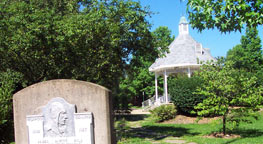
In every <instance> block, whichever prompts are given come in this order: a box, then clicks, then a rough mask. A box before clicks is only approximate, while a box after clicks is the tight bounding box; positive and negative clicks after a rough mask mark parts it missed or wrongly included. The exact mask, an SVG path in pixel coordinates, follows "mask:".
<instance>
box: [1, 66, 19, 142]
mask: <svg viewBox="0 0 263 144" xmlns="http://www.w3.org/2000/svg"><path fill="white" fill-rule="evenodd" d="M22 78H23V76H22V74H20V73H17V72H14V71H11V70H9V69H8V70H7V71H5V72H0V106H1V109H0V133H1V135H0V143H8V142H10V141H12V140H11V139H12V137H13V126H11V128H10V125H12V122H13V121H12V119H11V118H12V117H13V109H12V96H13V92H14V91H16V90H17V89H21V87H23V86H22V85H21V84H23V82H22ZM8 127H9V128H8Z"/></svg>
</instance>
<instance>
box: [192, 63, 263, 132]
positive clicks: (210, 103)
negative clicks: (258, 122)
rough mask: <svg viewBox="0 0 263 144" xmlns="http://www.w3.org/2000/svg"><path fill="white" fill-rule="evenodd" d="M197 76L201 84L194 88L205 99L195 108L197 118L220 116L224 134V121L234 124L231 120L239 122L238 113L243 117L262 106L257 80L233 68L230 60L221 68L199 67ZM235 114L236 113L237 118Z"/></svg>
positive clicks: (213, 66) (260, 91)
mask: <svg viewBox="0 0 263 144" xmlns="http://www.w3.org/2000/svg"><path fill="white" fill-rule="evenodd" d="M199 76H200V77H201V78H202V79H203V80H204V82H205V83H203V85H202V86H201V87H200V88H198V89H197V94H200V95H204V96H205V97H207V98H206V99H205V100H203V102H202V103H199V104H198V105H197V106H196V107H195V108H196V109H197V110H198V115H200V116H207V115H211V114H212V115H221V116H223V132H224V134H225V132H226V122H227V121H235V119H234V118H236V119H238V120H240V121H242V119H241V116H242V115H241V114H240V113H243V114H244V115H243V116H247V115H246V114H245V112H248V113H247V114H251V113H250V112H251V111H255V110H257V108H258V106H259V105H260V104H261V103H262V100H263V98H262V94H263V87H262V86H261V85H257V78H256V77H255V76H254V75H251V74H250V73H248V72H246V71H244V70H237V69H234V68H233V62H232V61H228V62H226V63H225V64H224V65H203V66H202V68H201V71H200V73H199ZM234 106H241V107H236V108H234ZM236 112H237V113H239V114H240V115H239V116H238V117H236V116H237V115H236V114H235V113H236ZM231 115H232V117H231ZM233 115H236V116H233ZM236 122H239V121H237V120H236Z"/></svg>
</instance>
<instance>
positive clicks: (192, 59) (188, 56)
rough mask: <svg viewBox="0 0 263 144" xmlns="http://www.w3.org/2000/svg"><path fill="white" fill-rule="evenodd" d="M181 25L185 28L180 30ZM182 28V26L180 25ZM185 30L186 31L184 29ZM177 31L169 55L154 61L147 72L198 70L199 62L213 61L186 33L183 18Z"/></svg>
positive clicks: (200, 45)
mask: <svg viewBox="0 0 263 144" xmlns="http://www.w3.org/2000/svg"><path fill="white" fill-rule="evenodd" d="M181 23H186V24H187V25H186V26H187V27H185V28H184V27H182V28H180V24H181ZM181 26H183V25H181ZM186 28H187V29H186ZM179 29H181V30H185V31H187V32H181V33H179V35H178V36H177V38H176V39H175V40H174V41H173V42H172V43H171V44H170V45H169V53H167V54H166V55H165V57H161V58H158V59H156V61H155V62H154V63H153V64H152V65H151V66H150V68H149V71H151V72H161V71H163V70H174V69H176V68H186V67H191V68H199V67H200V65H201V64H200V63H201V62H207V61H211V60H213V61H215V60H216V59H215V58H214V57H213V56H212V55H211V54H210V50H209V49H208V48H203V47H202V44H200V43H198V42H197V41H195V40H194V39H193V38H192V37H191V36H190V34H189V33H188V23H187V21H186V18H185V17H181V19H180V23H179Z"/></svg>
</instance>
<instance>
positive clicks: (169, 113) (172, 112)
mask: <svg viewBox="0 0 263 144" xmlns="http://www.w3.org/2000/svg"><path fill="white" fill-rule="evenodd" d="M150 112H151V113H152V116H153V118H154V119H155V120H156V121H157V122H162V121H165V120H169V119H172V118H174V117H175V116H176V113H177V110H176V107H175V106H174V105H161V106H159V107H157V108H154V109H153V110H151V111H150Z"/></svg>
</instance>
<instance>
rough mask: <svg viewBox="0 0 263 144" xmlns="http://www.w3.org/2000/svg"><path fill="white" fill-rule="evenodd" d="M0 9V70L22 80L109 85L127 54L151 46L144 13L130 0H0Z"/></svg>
mask: <svg viewBox="0 0 263 144" xmlns="http://www.w3.org/2000/svg"><path fill="white" fill-rule="evenodd" d="M79 4H82V6H84V9H83V10H82V11H79ZM0 13H1V14H0V59H1V66H0V71H5V70H6V69H8V68H9V69H11V70H15V71H17V72H20V73H22V74H23V75H24V78H25V80H26V81H27V82H28V84H33V83H36V82H40V81H43V80H49V79H57V78H68V79H79V80H85V81H91V82H94V83H97V84H100V85H103V86H106V87H108V88H109V89H114V88H116V87H118V81H119V78H120V76H122V75H123V72H124V69H125V68H126V66H127V61H129V60H130V59H131V58H130V55H136V56H141V55H143V54H145V53H151V52H152V48H153V47H152V38H151V33H150V31H149V28H150V25H149V23H148V22H147V21H146V19H145V17H146V16H148V15H150V12H149V11H148V10H146V9H144V8H142V7H141V5H140V3H138V2H134V1H131V0H128V1H127V0H111V1H97V0H87V1H81V2H80V3H79V1H74V0H66V1H61V0H59V1H56V0H50V1H48V2H47V1H39V0H29V1H19V0H12V1H9V0H4V1H2V2H1V3H0Z"/></svg>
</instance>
